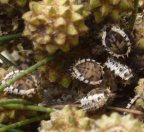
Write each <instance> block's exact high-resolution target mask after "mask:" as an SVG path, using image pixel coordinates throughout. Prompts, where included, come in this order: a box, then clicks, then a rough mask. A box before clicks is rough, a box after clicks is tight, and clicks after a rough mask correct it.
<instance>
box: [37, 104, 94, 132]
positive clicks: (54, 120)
mask: <svg viewBox="0 0 144 132" xmlns="http://www.w3.org/2000/svg"><path fill="white" fill-rule="evenodd" d="M50 116H51V120H48V121H45V120H43V121H41V126H40V127H39V128H38V131H39V132H80V131H81V132H83V131H84V132H85V131H90V130H92V128H93V127H94V120H93V119H90V118H88V117H86V113H85V112H84V111H83V110H77V109H76V108H75V107H69V106H65V107H64V108H63V109H62V110H56V111H55V112H52V113H50Z"/></svg>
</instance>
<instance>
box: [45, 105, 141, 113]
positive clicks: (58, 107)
mask: <svg viewBox="0 0 144 132" xmlns="http://www.w3.org/2000/svg"><path fill="white" fill-rule="evenodd" d="M64 106H65V105H50V106H48V107H49V108H54V109H62V108H63V107H64ZM69 106H71V107H77V108H81V105H80V104H69ZM106 109H108V110H115V111H119V112H129V113H132V114H138V115H143V114H144V113H143V112H141V111H138V110H132V109H125V108H119V107H109V106H108V107H107V108H106Z"/></svg>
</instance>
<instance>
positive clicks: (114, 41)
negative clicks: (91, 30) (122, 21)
mask: <svg viewBox="0 0 144 132" xmlns="http://www.w3.org/2000/svg"><path fill="white" fill-rule="evenodd" d="M108 28H110V32H109V34H108V33H107V29H108ZM107 36H108V37H107ZM102 45H103V46H104V48H105V50H106V51H107V52H108V53H109V54H110V55H112V56H114V57H117V58H119V57H123V58H124V56H126V55H127V56H128V54H129V53H130V52H131V43H130V39H129V37H128V35H127V34H126V33H125V32H124V31H123V30H121V29H120V28H119V27H117V26H114V25H109V26H107V27H104V28H103V33H102Z"/></svg>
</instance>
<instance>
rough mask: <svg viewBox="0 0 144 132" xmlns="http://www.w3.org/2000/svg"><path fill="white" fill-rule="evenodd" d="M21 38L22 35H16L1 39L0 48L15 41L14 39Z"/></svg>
mask: <svg viewBox="0 0 144 132" xmlns="http://www.w3.org/2000/svg"><path fill="white" fill-rule="evenodd" d="M19 37H22V33H16V34H12V35H7V36H3V37H0V46H2V45H4V44H6V43H8V42H9V41H10V40H13V39H15V38H19Z"/></svg>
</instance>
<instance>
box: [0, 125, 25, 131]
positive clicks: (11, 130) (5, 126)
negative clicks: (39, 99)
mask: <svg viewBox="0 0 144 132" xmlns="http://www.w3.org/2000/svg"><path fill="white" fill-rule="evenodd" d="M6 126H7V125H3V124H0V127H6ZM8 131H9V132H23V131H22V130H17V129H11V130H8Z"/></svg>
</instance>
